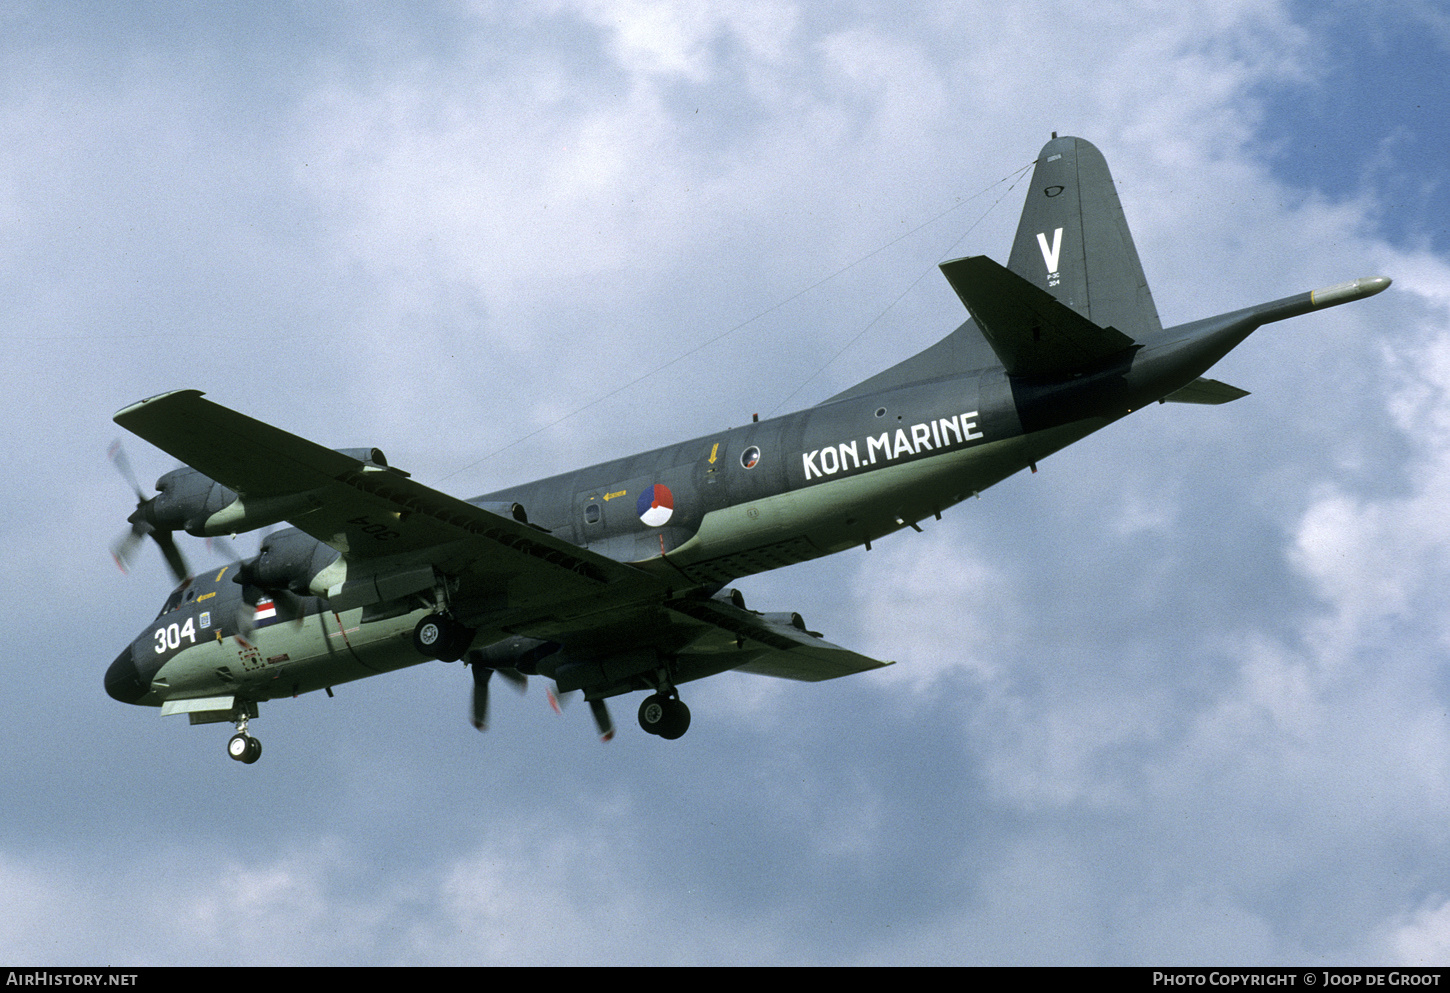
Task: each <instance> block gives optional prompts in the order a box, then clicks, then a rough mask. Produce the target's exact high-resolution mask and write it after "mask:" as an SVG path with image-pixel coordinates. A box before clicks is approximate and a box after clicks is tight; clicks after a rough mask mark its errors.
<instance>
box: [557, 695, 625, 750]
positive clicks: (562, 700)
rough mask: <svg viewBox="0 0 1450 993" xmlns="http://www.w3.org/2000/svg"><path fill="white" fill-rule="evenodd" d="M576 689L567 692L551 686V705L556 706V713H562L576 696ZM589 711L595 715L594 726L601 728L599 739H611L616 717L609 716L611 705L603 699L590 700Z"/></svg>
mask: <svg viewBox="0 0 1450 993" xmlns="http://www.w3.org/2000/svg"><path fill="white" fill-rule="evenodd" d="M575 692H576V691H575V690H569V691H567V692H565V693H556V692H554V689H553V687H550V688H549V706H550V707H553V708H554V713H556V714H562V713H563V712H564V707H565V706H567V705H568V703H569V701H570V700H572V699H573V698H574V693H575ZM589 712H590V713H591V714H593V715H594V726H595V727H597V728H598V729H599V740H600V741H610V740H612V739H613V738H614V719H613V718H612V717H610V716H609V707H608V705H607V704H605V702H604V701H603V700H590V701H589Z"/></svg>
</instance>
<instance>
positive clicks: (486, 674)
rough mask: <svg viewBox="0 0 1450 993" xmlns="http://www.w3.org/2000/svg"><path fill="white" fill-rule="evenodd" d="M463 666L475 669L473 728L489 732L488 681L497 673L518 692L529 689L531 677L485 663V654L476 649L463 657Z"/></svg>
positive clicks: (514, 670) (515, 670)
mask: <svg viewBox="0 0 1450 993" xmlns="http://www.w3.org/2000/svg"><path fill="white" fill-rule="evenodd" d="M463 664H464V665H467V666H472V668H473V712H472V715H471V716H472V719H473V726H474V727H476V728H478V730H480V731H486V730H488V681H489V680H490V679H492V678H493V674H494V673H495V672H496V673H498V674H499V675H500V676H502V677H503V678H504V680H505V681H506V682H507V683H508V684H509V685H510V686H512V687H513V688H514V689H516V690H518V692H520V693H523V692H524V691H525V690H527V689H528V687H529V677H528V676H525V675H524V674H523V673H522V672H519V671H518V670H517V669H512V668H508V667H500V668H494V667H493V666H490V665H488V664H486V663H485V662H484V654H483V652H481V651H479V650H477V649H474V650H473V651H471V652H469V653H468V654H467V655H465V656H464V657H463Z"/></svg>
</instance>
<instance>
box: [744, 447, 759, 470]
mask: <svg viewBox="0 0 1450 993" xmlns="http://www.w3.org/2000/svg"><path fill="white" fill-rule="evenodd" d="M759 461H760V449H759V448H757V447H756V446H754V445H751V446H750V447H749V448H747V449H746V450H745V451H743V452H741V453H740V464H741V465H742V466H743V467H744V468H746V469H754V468H755V466H756V464H757V463H758V462H759Z"/></svg>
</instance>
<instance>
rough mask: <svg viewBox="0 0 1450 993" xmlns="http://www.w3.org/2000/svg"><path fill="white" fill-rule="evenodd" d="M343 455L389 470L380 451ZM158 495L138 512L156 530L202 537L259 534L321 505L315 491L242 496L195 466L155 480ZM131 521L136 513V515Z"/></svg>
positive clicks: (344, 452)
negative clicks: (247, 533)
mask: <svg viewBox="0 0 1450 993" xmlns="http://www.w3.org/2000/svg"><path fill="white" fill-rule="evenodd" d="M335 450H336V451H337V452H339V453H340V454H342V455H347V456H349V457H351V458H354V459H357V460H358V461H359V462H361V463H362V464H364V465H374V466H378V467H380V468H387V466H388V460H387V457H386V456H385V455H383V453H382V450H381V449H377V448H339V449H335ZM156 489H157V490H159V491H160V492H158V493H157V495H156V496H154V497H152V498H151V499H150V500H147V501H146V502H145V503H143V504H142V505H141V506H140V507H139V508H138V509H137V512H136V513H137V514H139V515H140V516H141V518H142V519H143V520H145V521H146V523H148V524H150V525H151V526H152V527H154V528H155V529H156V530H158V531H185V532H186V533H187V534H193V535H196V536H197V537H198V538H209V537H215V536H217V535H224V534H240V533H242V532H243V531H255V530H256V529H257V528H264V527H268V526H270V525H272V524H277V523H279V522H281V521H285V520H289V519H291V518H295V517H300V516H301V515H302V514H305V513H307V512H308V511H311V510H316V509H317V508H318V507H320V506H321V505H322V501H321V499H320V498H319V497H318V496H317V494H315V493H311V492H305V493H287V494H283V495H281V496H271V497H255V496H254V497H242V496H239V495H238V494H237V492H236V491H235V490H232V489H229V488H227V487H225V486H223V485H222V484H221V483H218V482H217V481H216V480H214V479H212V478H211V477H210V476H206V475H203V474H202V473H201V472H199V471H197V470H196V469H192V468H189V467H188V468H182V469H173V470H172V471H171V472H168V473H167V474H166V475H164V476H162V477H161V478H160V479H158V480H157V481H156ZM131 519H132V520H133V521H134V520H135V519H136V515H135V514H133V515H132V518H131Z"/></svg>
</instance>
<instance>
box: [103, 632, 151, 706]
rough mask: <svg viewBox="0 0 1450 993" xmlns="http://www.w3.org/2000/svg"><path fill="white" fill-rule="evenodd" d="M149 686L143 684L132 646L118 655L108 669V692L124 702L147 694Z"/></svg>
mask: <svg viewBox="0 0 1450 993" xmlns="http://www.w3.org/2000/svg"><path fill="white" fill-rule="evenodd" d="M146 689H147V687H145V686H143V685H141V673H140V672H138V671H137V670H136V659H135V657H134V656H133V655H132V654H131V646H130V645H127V646H126V649H125V651H123V652H121V654H120V655H117V656H116V661H114V662H112V663H111V667H110V668H109V669H107V670H106V692H107V693H108V694H109V695H110V697H111V699H113V700H119V701H121V702H122V703H135V702H136V701H137V700H139V699H141V698H142V697H143V696H145V695H146Z"/></svg>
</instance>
